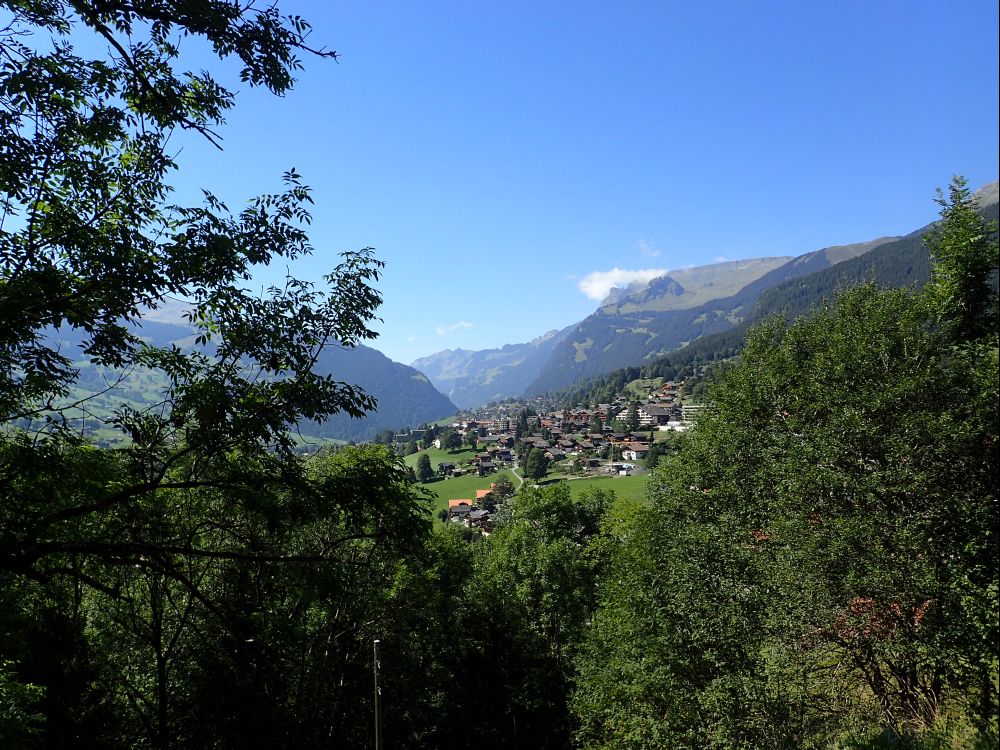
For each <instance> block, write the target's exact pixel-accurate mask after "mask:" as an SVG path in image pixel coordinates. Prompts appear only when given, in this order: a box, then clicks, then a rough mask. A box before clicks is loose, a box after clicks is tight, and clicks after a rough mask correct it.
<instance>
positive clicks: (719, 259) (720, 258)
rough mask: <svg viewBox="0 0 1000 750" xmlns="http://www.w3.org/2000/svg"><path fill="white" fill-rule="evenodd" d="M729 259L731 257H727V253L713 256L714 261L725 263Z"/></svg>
mask: <svg viewBox="0 0 1000 750" xmlns="http://www.w3.org/2000/svg"><path fill="white" fill-rule="evenodd" d="M727 260H729V258H727V257H726V256H725V255H716V256H715V257H714V258H712V262H713V263H725V262H726V261H727Z"/></svg>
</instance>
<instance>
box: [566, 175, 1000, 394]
mask: <svg viewBox="0 0 1000 750" xmlns="http://www.w3.org/2000/svg"><path fill="white" fill-rule="evenodd" d="M976 195H977V197H978V198H979V201H980V205H981V206H982V214H983V216H984V217H985V218H986V219H987V220H992V221H996V220H997V219H998V204H997V183H995V182H994V183H991V184H989V185H986V186H985V187H983V188H981V189H980V190H979V191H977V193H976ZM932 226H934V225H933V224H931V225H928V226H925V227H922V228H921V229H918V230H917V231H915V232H911V233H910V234H908V235H906V236H904V237H899V238H895V239H888V240H887V239H883V240H877V241H875V243H874V246H873V247H872V249H871V250H870V251H869V252H866V253H864V254H862V255H857V256H855V257H851V258H850V259H848V260H844V261H843V262H841V263H837V264H836V265H833V266H828V265H825V264H824V262H823V260H824V259H823V258H818V257H817V255H818V254H820V253H824V252H827V251H823V250H821V251H817V253H809V254H807V255H804V256H801V257H800V258H797V259H796V260H794V261H792V262H791V263H789V264H787V265H786V266H783V267H782V268H781V269H778V271H776V272H775V274H774V275H770V274H769V276H770V278H768V277H762V278H761V279H759V280H758V281H756V282H754V283H753V284H750V285H748V286H747V288H745V289H743V290H741V292H740V294H739V295H736V297H737V298H740V297H742V298H743V301H744V304H746V303H747V301H748V300H750V299H752V298H756V302H754V303H753V304H752V307H751V308H750V309H749V311H748V312H747V315H746V317H745V318H744V319H743V320H741V321H739V322H738V323H736V324H735V325H733V326H731V327H729V328H727V329H726V330H722V331H717V332H713V333H711V334H709V335H705V336H703V337H701V338H698V339H697V340H695V341H692V342H691V343H689V344H687V345H686V346H684V347H682V348H680V349H678V350H676V351H673V352H669V353H667V354H664V355H663V356H660V357H657V358H656V359H655V360H653V361H652V362H647V363H645V364H641V363H637V364H635V365H632V366H629V367H624V368H619V369H617V370H612V371H610V372H608V373H606V374H603V375H599V376H594V377H589V378H583V379H581V380H579V381H578V382H576V383H572V384H569V385H566V386H563V387H561V388H557V389H555V390H556V391H557V392H559V393H561V394H562V398H563V399H565V400H566V401H567V403H586V402H589V401H591V400H594V399H599V398H601V397H602V396H601V394H605V393H609V392H614V389H615V387H616V386H617V384H618V383H622V382H628V381H629V380H634V379H636V378H639V377H647V378H648V377H665V378H669V379H673V378H676V377H681V376H684V375H686V374H691V373H692V372H693V371H694V370H695V368H696V367H697V366H698V365H700V364H704V363H706V362H712V361H715V360H718V359H726V358H728V357H732V356H735V355H736V354H738V353H739V352H740V351H741V350H742V348H743V344H744V342H745V340H746V335H747V332H748V331H749V330H750V328H751V327H753V326H754V325H756V324H758V323H760V322H761V321H763V320H765V319H766V318H768V317H770V316H772V315H777V314H782V315H784V316H786V317H787V318H789V319H794V318H796V317H799V316H802V315H806V314H808V313H809V312H810V311H811V310H814V309H816V308H817V307H818V306H819V305H821V304H822V302H823V301H824V300H832V298H833V297H834V295H835V293H836V292H837V291H838V290H839V289H846V288H850V287H853V286H857V285H858V284H861V283H864V282H866V281H871V280H874V281H875V283H876V284H878V285H879V286H881V287H885V288H899V287H915V288H921V287H923V286H924V285H925V284H926V283H927V281H928V279H929V278H930V268H931V260H930V253H929V251H928V249H927V247H926V246H925V245H924V240H923V238H924V235H925V234H926V233H927V231H928V230H929V229H930V228H931V227H932ZM852 247H858V246H852ZM830 250H836V248H830ZM796 265H798V266H799V267H800V268H802V267H805V268H817V266H818V267H819V268H818V270H814V271H813V272H812V273H809V274H808V275H793V273H794V269H795V266H796ZM782 274H787V276H786V278H785V279H784V280H780V281H778V282H777V283H773V282H774V279H775V278H776V277H778V276H780V275H782ZM995 284H996V277H995V276H994V285H995Z"/></svg>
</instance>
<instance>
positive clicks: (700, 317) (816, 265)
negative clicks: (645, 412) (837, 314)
mask: <svg viewBox="0 0 1000 750" xmlns="http://www.w3.org/2000/svg"><path fill="white" fill-rule="evenodd" d="M997 195H998V189H997V183H995V182H994V183H991V184H989V185H987V186H985V187H984V188H981V189H980V190H979V191H977V193H976V197H977V199H978V200H979V202H980V205H981V206H983V209H984V213H985V214H986V215H987V216H988V217H992V218H995V217H996V214H997ZM928 229H929V225H928V226H926V227H921V228H920V229H917V230H915V231H913V232H911V233H909V234H907V235H904V236H901V237H880V238H877V239H873V240H869V241H866V242H860V243H855V244H849V245H838V246H833V247H826V248H822V249H820V250H814V251H811V252H807V253H804V254H802V255H799V256H795V257H777V258H756V259H751V260H744V261H730V262H724V263H716V264H711V265H706V266H700V267H696V268H690V269H681V270H678V271H672V272H669V273H667V274H665V275H663V276H660V277H658V278H656V279H653V280H652V281H650V282H649V283H648V284H647V285H645V286H643V287H641V288H630V289H624V290H622V289H617V290H613V291H612V293H611V294H610V295H609V296H608V297H607V298H606V299H605V300H604V301H603V302H602V303H601V305H600V306H599V307H598V309H597V310H596V311H595V312H594V313H592V314H591V315H589V316H588V317H586V318H585V319H584V320H582V321H580V322H579V323H577V324H575V325H572V326H569V327H568V328H566V329H563V330H562V331H558V332H555V331H553V332H550V333H548V334H546V335H545V336H543V337H541V338H539V339H535V340H534V341H532V342H529V343H528V344H513V345H508V346H505V347H502V348H500V349H488V350H482V351H469V350H445V351H443V352H438V353H436V354H433V355H430V356H428V357H423V358H421V359H418V360H416V361H415V362H413V366H414V367H417V368H418V369H420V370H421V371H423V372H424V373H426V374H427V376H428V377H429V378H430V380H431V382H432V383H433V384H434V385H435V386H437V387H438V388H439V389H440V390H442V391H443V392H445V393H447V394H448V395H449V396H450V397H451V398H452V400H453V401H455V403H456V404H458V405H459V406H462V407H470V406H475V405H479V404H485V403H487V402H489V401H495V400H500V399H503V398H508V397H517V396H521V395H534V394H538V393H545V392H551V391H556V390H560V389H565V388H567V387H568V386H570V385H571V384H573V383H576V382H578V381H581V380H584V379H587V378H593V377H595V376H599V375H602V374H604V373H608V372H611V371H613V370H616V369H617V368H621V367H627V366H641V365H644V364H649V363H652V362H656V361H657V360H658V359H659V358H661V357H663V356H664V355H666V354H668V353H670V352H677V351H678V350H683V348H684V347H685V346H686V345H688V344H691V343H692V342H698V343H699V345H698V346H697V347H695V348H694V349H695V351H697V352H702V353H704V354H709V355H712V354H713V350H712V347H714V346H718V347H719V351H726V352H730V353H731V352H733V351H735V350H737V349H738V347H739V342H741V341H742V337H743V335H744V333H745V330H746V328H747V327H748V326H749V324H750V323H752V322H755V321H758V320H760V319H762V318H763V317H766V316H767V315H770V314H774V313H781V312H784V313H786V314H788V315H792V316H794V315H799V314H802V313H805V312H807V311H808V310H809V309H810V308H812V307H815V306H816V305H818V304H820V302H821V301H822V300H823V299H824V298H827V299H829V298H831V297H832V296H833V294H834V292H835V290H836V289H837V288H838V287H840V286H850V285H853V284H857V283H860V282H861V281H864V280H866V279H875V280H876V281H877V282H878V283H880V284H883V285H886V286H911V285H921V284H923V283H924V282H925V281H926V280H927V278H928V276H929V273H930V258H929V256H928V251H927V249H926V247H924V245H923V235H924V234H925V233H926V231H927V230H928ZM713 342H714V343H713Z"/></svg>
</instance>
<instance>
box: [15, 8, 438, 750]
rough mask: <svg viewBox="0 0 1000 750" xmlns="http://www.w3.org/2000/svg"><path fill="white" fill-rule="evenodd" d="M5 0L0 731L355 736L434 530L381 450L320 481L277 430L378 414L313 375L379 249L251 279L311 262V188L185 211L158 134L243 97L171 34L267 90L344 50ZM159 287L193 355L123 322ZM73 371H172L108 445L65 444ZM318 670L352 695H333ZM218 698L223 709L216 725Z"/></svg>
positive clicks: (281, 23)
mask: <svg viewBox="0 0 1000 750" xmlns="http://www.w3.org/2000/svg"><path fill="white" fill-rule="evenodd" d="M2 7H3V11H4V13H3V15H4V21H3V23H4V25H3V27H2V28H0V144H2V147H0V190H2V191H3V207H2V209H0V210H2V212H3V213H2V217H0V219H2V220H0V318H2V320H3V325H2V326H0V419H2V421H3V430H2V431H0V629H2V632H4V633H5V635H4V637H3V639H0V665H3V671H2V683H0V685H2V688H3V690H4V694H5V695H12V696H15V697H16V705H15V708H16V713H5V717H4V721H5V722H7V721H8V716H13V717H14V719H11V721H14V720H16V721H18V722H20V723H21V725H22V726H21V728H20V729H18V728H17V727H14V728H9V727H7V726H6V725H5V727H4V731H5V739H4V742H6V737H8V736H14V735H15V734H17V733H20V736H30V735H32V733H33V732H34V733H35V735H36V736H37V737H39V738H40V739H39V740H38V742H40V743H42V744H43V745H44V746H50V747H59V746H65V747H69V746H74V747H85V746H87V745H88V743H89V744H90V746H94V747H118V746H153V747H168V746H183V745H185V744H188V745H191V744H193V745H201V746H210V745H213V746H214V745H217V746H247V744H246V743H244V744H242V745H241V744H240V742H241V740H240V739H239V738H240V737H243V738H244V739H246V741H247V742H250V740H251V739H253V737H252V736H251V735H252V732H253V730H254V728H257V729H259V730H260V732H261V734H258V735H256V738H255V739H256V740H258V741H263V738H265V737H266V738H268V739H269V741H270V742H271V744H272V746H275V747H279V746H283V745H289V746H292V745H295V746H297V743H296V741H295V739H294V738H295V737H296V736H297V737H299V738H300V739H301V738H311V740H310V741H312V740H315V741H319V738H324V739H323V740H322V741H323V742H328V741H329V737H331V736H340V737H343V738H345V742H348V744H349V741H350V738H351V737H352V733H356V732H357V731H358V730H359V727H360V726H361V723H360V717H361V716H362V715H364V716H367V715H368V713H367V709H368V706H367V705H366V704H365V701H366V700H369V699H370V698H369V697H367V691H365V692H364V694H363V695H364V696H365V697H362V693H361V692H359V689H358V688H357V684H358V683H357V682H356V681H354V680H355V677H356V675H357V674H358V673H360V672H363V673H367V671H368V669H369V668H370V664H368V663H367V662H366V659H365V657H364V656H363V655H364V654H366V653H368V651H367V650H366V649H364V648H361V647H359V644H362V643H364V639H366V638H370V637H371V636H372V635H373V633H374V632H375V630H374V627H373V626H372V623H373V622H378V621H379V620H380V618H381V615H380V614H379V613H380V612H381V613H384V612H385V611H387V610H386V609H385V606H383V605H385V602H384V593H385V592H384V590H383V589H381V588H380V586H383V585H385V584H386V583H387V581H388V580H389V578H391V576H392V575H393V573H392V572H391V571H395V570H396V569H397V563H398V561H399V557H400V556H401V555H404V554H411V553H412V554H417V553H416V552H412V550H413V545H414V544H417V546H419V541H420V540H421V539H422V536H421V534H420V533H417V532H419V530H420V529H423V528H424V527H425V525H426V524H425V522H424V519H423V512H422V510H421V509H420V502H421V499H420V497H419V496H418V495H417V494H416V492H415V490H414V489H413V486H412V484H411V483H410V481H409V478H408V477H407V476H406V472H405V470H404V469H403V468H402V466H401V465H400V464H399V463H398V462H397V461H396V460H395V459H394V458H392V457H391V456H390V455H389V454H388V453H387V452H386V451H384V450H381V451H375V452H374V453H373V452H371V451H366V450H360V451H346V452H344V453H343V454H342V456H341V457H340V458H334V459H329V461H327V462H326V464H325V465H326V466H327V469H329V470H321V469H319V468H316V467H315V466H309V465H307V464H306V463H305V462H304V461H302V460H300V459H299V458H298V457H297V456H296V454H295V452H294V447H295V431H296V425H297V424H298V423H299V422H300V421H302V420H319V421H322V420H323V419H324V418H325V417H327V416H329V415H331V414H334V413H337V412H347V413H349V414H352V415H355V416H360V415H362V414H363V413H364V412H365V411H366V410H368V409H370V408H371V407H373V406H374V402H373V400H372V399H371V398H370V397H369V396H368V395H367V394H365V393H364V392H363V391H362V390H360V389H358V388H357V387H355V386H353V385H350V384H347V383H342V382H338V381H337V380H336V379H335V378H334V377H332V376H325V375H319V374H317V373H316V372H315V371H314V370H313V366H314V364H315V362H316V359H317V357H318V355H319V354H320V351H321V350H322V348H323V347H324V346H331V345H336V346H344V347H352V346H354V345H356V344H357V343H359V342H361V341H363V340H366V339H370V338H372V337H373V336H374V333H373V332H372V331H371V329H370V328H369V322H370V321H371V319H372V316H373V315H374V311H375V309H376V308H377V306H378V304H379V303H380V301H381V297H380V295H379V294H378V292H377V291H376V290H375V288H374V286H373V284H374V282H375V281H377V279H378V277H379V272H380V269H381V266H382V264H381V262H380V261H378V260H376V259H375V257H374V256H373V254H372V252H371V251H370V250H367V249H366V250H361V251H357V252H349V253H346V254H344V255H343V256H342V260H341V262H340V263H339V264H338V265H337V266H336V267H335V268H333V269H332V270H331V272H330V274H329V275H328V276H326V277H325V279H324V282H323V284H322V285H319V286H316V285H313V284H311V283H308V282H304V281H300V280H297V279H294V278H291V277H289V278H287V279H286V280H285V282H284V283H283V284H280V285H278V286H276V287H273V288H271V289H269V290H268V291H267V292H266V293H265V294H264V295H263V296H258V295H255V294H252V293H250V292H248V291H247V289H246V288H245V287H246V286H247V285H248V284H249V282H250V280H251V278H252V276H253V274H254V273H255V270H256V269H258V268H260V267H261V266H263V265H266V264H268V263H269V262H271V261H273V260H281V261H283V262H289V261H293V260H295V259H296V258H299V257H301V256H303V255H307V254H309V253H310V252H311V250H312V247H311V245H310V243H309V239H308V236H307V234H306V231H305V229H306V226H307V225H308V224H309V221H310V214H309V210H308V209H309V206H310V204H311V202H312V199H311V196H310V192H309V189H308V187H306V186H305V185H304V184H303V183H302V180H301V178H300V176H299V175H298V174H297V173H296V172H295V171H294V170H289V171H288V172H286V174H285V175H284V186H283V187H282V188H281V189H280V190H278V191H276V192H273V193H270V194H265V195H261V196H259V197H257V198H254V199H253V200H251V201H250V202H249V204H248V205H247V207H246V208H244V209H243V210H241V211H239V212H232V211H230V210H229V209H228V208H227V206H226V205H225V204H224V203H223V202H222V201H221V200H219V199H218V198H216V197H215V196H213V195H212V194H211V193H209V192H206V193H205V198H204V202H203V203H202V204H201V205H175V204H172V203H171V202H170V191H171V187H170V183H169V178H170V174H171V172H172V171H173V170H174V169H175V168H176V165H175V163H174V161H173V157H172V154H173V153H174V151H175V150H176V149H175V148H170V147H168V140H169V139H170V138H171V135H172V134H173V133H175V132H177V131H189V132H191V133H196V134H200V135H201V136H203V137H205V138H207V139H209V140H210V141H212V142H217V141H218V136H217V135H216V133H215V131H214V129H215V128H216V127H218V126H219V125H221V123H222V121H223V117H224V116H225V115H226V114H227V112H228V111H229V110H230V109H231V107H232V106H233V104H234V94H233V92H232V91H229V90H228V89H226V88H225V87H224V86H223V85H222V84H220V83H219V82H218V81H217V80H216V79H215V78H213V76H212V74H211V73H209V72H204V71H203V72H199V73H190V72H183V71H185V70H187V69H188V68H189V67H190V66H189V65H187V64H185V63H184V61H183V60H182V57H181V48H182V47H183V46H184V45H185V44H186V43H190V42H191V41H192V40H188V39H187V37H197V39H198V40H199V41H200V43H203V45H204V47H205V48H208V49H211V50H212V51H213V52H214V53H215V54H216V55H217V56H218V57H220V58H224V57H228V58H232V59H234V60H235V62H236V64H237V65H238V67H239V70H240V76H241V79H242V80H243V81H244V82H245V83H247V84H249V85H250V86H263V87H265V88H267V89H269V90H270V91H272V92H273V93H275V94H278V95H280V94H282V93H284V92H285V91H287V90H288V88H289V87H290V86H291V85H292V83H293V75H294V74H295V71H296V70H297V69H298V68H299V67H300V61H299V56H300V55H311V56H317V57H333V56H334V53H332V52H326V51H323V50H318V49H314V48H313V47H311V46H310V44H309V42H308V36H309V33H310V29H309V25H308V24H307V23H306V22H305V21H303V20H302V19H301V18H299V17H297V16H282V15H281V14H280V13H279V11H278V9H277V7H276V6H275V5H274V4H271V3H260V4H259V3H256V2H254V1H253V0H250V2H246V3H233V2H227V1H224V0H209V1H207V2H192V1H191V0H162V1H157V2H151V1H148V0H140V1H139V2H133V3H121V2H117V1H115V0H97V1H96V2H76V1H75V0H52V1H46V2H40V1H39V2H36V1H35V0H27V1H25V2H3V3H2ZM78 42H80V44H79V46H78ZM101 49H105V50H107V51H108V53H107V55H105V56H103V57H101V56H97V57H94V56H91V54H90V53H89V52H84V51H82V50H88V51H91V50H101ZM171 297H174V298H178V297H179V298H181V299H186V300H189V301H190V303H191V306H190V314H189V317H190V323H191V325H192V326H193V327H194V328H195V329H196V330H197V339H198V341H197V345H196V346H195V347H193V348H189V349H178V348H156V347H152V346H149V345H148V344H146V343H144V342H143V340H142V339H141V338H140V336H139V333H137V332H136V328H135V326H136V325H137V324H138V323H139V322H140V318H141V316H142V315H143V314H144V312H146V311H148V310H155V309H157V308H158V307H160V306H161V305H163V304H164V303H165V302H166V301H167V300H168V299H169V298H171ZM78 359H86V360H89V361H90V362H91V363H93V364H95V365H97V366H101V367H104V368H106V369H107V370H108V371H110V372H115V373H119V374H120V375H121V377H123V378H127V377H128V376H129V375H130V374H132V373H135V372H141V371H156V372H158V373H159V375H160V376H161V377H162V380H163V382H164V383H165V386H164V389H163V392H162V393H161V394H160V401H159V403H157V404H156V405H155V406H154V407H151V408H148V409H144V410H136V409H132V408H129V407H127V406H122V407H121V408H120V409H118V410H117V412H116V413H115V414H114V415H112V416H111V417H110V418H109V423H110V425H111V426H113V427H115V428H117V429H118V430H119V431H120V432H121V433H122V435H123V437H124V438H125V440H126V443H127V444H126V445H124V447H121V448H117V449H97V448H95V447H93V446H92V445H90V444H88V442H87V440H86V439H85V437H84V436H82V435H81V434H80V433H81V431H82V430H80V429H78V426H79V425H80V422H81V417H87V416H91V415H90V412H89V408H90V406H89V405H90V402H89V400H88V399H87V397H86V395H85V394H82V393H81V392H80V391H79V390H74V382H75V380H76V378H77V375H78V369H77V366H76V364H75V361H76V360H78ZM330 461H332V462H333V463H334V465H335V467H336V470H333V469H331V468H330V467H329V464H330ZM321 463H322V462H321ZM345 477H348V479H345ZM359 488H364V489H365V490H366V491H365V492H359ZM406 550H410V552H407V551H406ZM390 559H391V560H393V562H392V563H389V562H387V560H390ZM383 565H384V566H385V567H383ZM387 576H389V578H387ZM352 592H353V593H352ZM362 594H368V595H367V596H364V595H362ZM347 598H350V600H351V602H352V603H351V604H350V606H348V604H347ZM338 602H339V603H340V604H343V605H344V606H342V607H340V606H338ZM331 617H333V618H334V620H329V619H326V620H324V618H331ZM321 621H322V622H324V623H325V624H321ZM336 622H339V625H338V624H335V623H336ZM300 636H302V637H303V638H304V639H305V640H297V639H298V638H299V637H300ZM359 654H361V655H362V656H360V657H359V656H358V655H359ZM309 659H313V661H309ZM307 662H308V664H307ZM11 665H13V666H11ZM268 665H271V667H273V670H272V671H269V666H268ZM292 667H294V669H293V668H292ZM282 668H287V671H286V672H282V671H281V669H282ZM331 670H332V671H331ZM334 674H339V675H340V677H339V678H333V679H342V680H344V681H345V682H344V683H343V684H345V685H354V686H355V687H354V688H352V690H354V692H353V693H351V692H350V691H347V692H344V691H341V692H339V693H337V692H336V691H335V693H334V694H331V693H330V692H329V691H330V690H332V685H333V683H331V682H329V679H330V676H331V675H334ZM33 684H37V685H38V686H40V688H42V691H41V693H40V694H41V697H40V698H39V697H38V695H39V691H35V690H34V689H33V688H31V687H29V686H30V685H33ZM279 686H280V687H279ZM220 696H222V697H224V696H232V697H234V702H233V703H230V704H226V705H228V706H229V708H230V709H231V712H230V713H228V714H226V715H224V716H221V717H219V719H220V720H219V722H218V723H216V724H214V725H213V724H211V723H210V722H206V721H205V720H204V717H205V716H206V711H207V710H208V709H207V706H210V705H212V701H215V700H218V699H220ZM309 696H313V697H314V698H315V699H316V700H317V701H318V700H319V699H320V696H323V697H324V699H329V702H328V703H326V704H324V705H319V704H318V703H315V704H310V705H307V701H306V698H307V697H309ZM338 696H339V697H338ZM36 699H37V700H36ZM32 700H36V702H35V703H32ZM293 707H294V711H293V710H292V709H293ZM5 711H6V706H5ZM38 714H41V715H42V716H43V717H44V723H43V725H42V726H36V725H34V724H32V722H34V721H35V718H33V717H35V716H36V715H38ZM291 715H298V716H300V717H301V719H302V724H301V729H295V730H293V729H292V727H293V726H298V725H296V724H294V722H292V721H291V719H290V716H291ZM17 717H21V718H17ZM352 717H353V718H352ZM223 719H224V721H223ZM25 722H27V723H28V724H30V726H25ZM241 722H242V723H241ZM351 722H355V723H353V724H352V723H351ZM364 726H365V727H366V728H367V719H366V720H365V724H364ZM8 730H9V733H8ZM22 730H23V731H22ZM36 730H40V733H39V732H38V731H36ZM199 733H201V734H199ZM206 733H207V734H206ZM354 739H355V740H357V739H358V738H357V737H355V738H354ZM305 744H308V743H305Z"/></svg>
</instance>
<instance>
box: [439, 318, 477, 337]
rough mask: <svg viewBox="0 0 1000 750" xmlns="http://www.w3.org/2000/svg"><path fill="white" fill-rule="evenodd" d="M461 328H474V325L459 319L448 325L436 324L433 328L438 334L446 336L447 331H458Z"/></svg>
mask: <svg viewBox="0 0 1000 750" xmlns="http://www.w3.org/2000/svg"><path fill="white" fill-rule="evenodd" d="M463 328H475V326H474V325H472V323H470V322H469V321H467V320H460V321H458V322H457V323H452V324H451V325H448V326H438V327H437V328H435V329H434V330H435V331H437V335H438V336H447V335H448V334H449V333H454V332H455V331H460V330H462V329H463Z"/></svg>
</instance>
